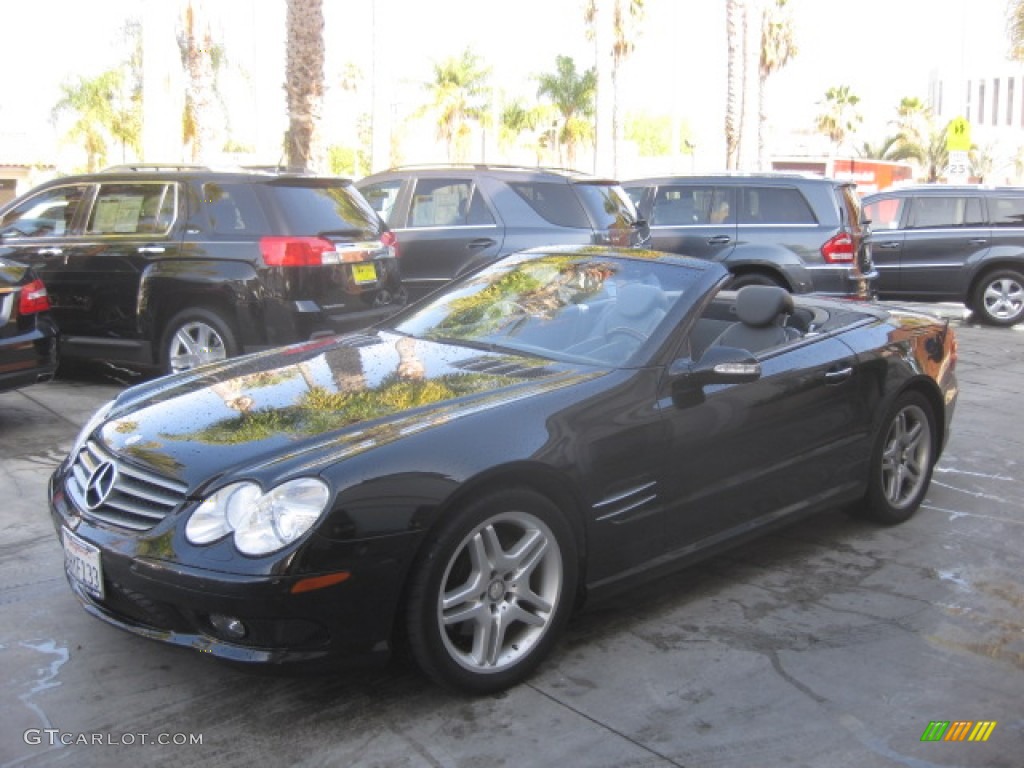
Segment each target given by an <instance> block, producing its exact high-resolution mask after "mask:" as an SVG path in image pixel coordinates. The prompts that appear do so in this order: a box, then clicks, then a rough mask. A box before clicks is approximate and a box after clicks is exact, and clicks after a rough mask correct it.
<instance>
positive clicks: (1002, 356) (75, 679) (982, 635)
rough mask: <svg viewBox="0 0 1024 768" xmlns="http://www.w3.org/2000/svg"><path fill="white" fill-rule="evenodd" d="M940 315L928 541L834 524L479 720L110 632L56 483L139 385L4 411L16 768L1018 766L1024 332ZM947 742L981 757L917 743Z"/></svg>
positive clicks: (712, 570) (746, 551)
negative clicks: (57, 519)
mask: <svg viewBox="0 0 1024 768" xmlns="http://www.w3.org/2000/svg"><path fill="white" fill-rule="evenodd" d="M938 311H942V312H945V313H947V314H949V315H951V316H952V317H953V318H954V319H953V322H954V324H955V325H956V328H957V333H958V335H959V340H960V362H959V365H958V376H959V379H960V385H961V393H960V402H959V406H958V410H957V413H956V416H955V419H954V423H953V432H952V437H951V439H950V442H949V445H948V446H947V449H946V451H945V453H944V455H943V457H942V459H941V461H940V463H939V465H938V467H937V470H936V473H935V477H934V480H933V482H932V487H931V491H930V492H929V494H928V497H927V499H926V501H925V503H924V506H923V507H922V509H921V510H920V512H919V513H918V514H917V515H916V516H915V517H914V518H913V519H912V520H911V521H910V522H909V523H907V524H905V525H902V526H898V527H895V528H880V527H878V526H875V525H872V524H869V523H865V522H861V521H859V520H856V519H853V518H850V517H848V516H847V515H845V514H843V513H842V512H841V511H838V510H837V511H834V512H828V513H825V514H822V515H819V516H817V517H814V518H811V519H810V520H806V521H803V522H801V523H798V524H796V525H794V526H791V527H789V528H786V529H784V530H782V531H780V532H777V533H774V534H772V535H770V536H768V537H765V538H762V539H760V540H758V541H756V542H754V543H752V544H749V545H746V546H744V547H742V548H740V549H735V550H732V551H731V552H729V553H727V554H725V555H722V556H719V557H716V558H714V559H712V560H709V561H705V562H703V563H701V564H699V565H697V566H695V567H693V568H691V569H689V570H687V571H682V572H679V573H678V574H676V575H674V576H671V577H669V578H665V579H662V580H660V581H658V582H655V583H652V584H649V585H647V586H645V587H641V588H638V589H634V590H632V591H630V592H628V593H625V594H623V595H621V596H620V597H618V598H615V599H614V600H611V601H607V602H605V603H602V604H600V605H596V606H592V607H590V608H589V609H588V610H587V611H585V612H583V613H582V614H580V615H579V616H577V617H576V618H575V619H574V620H573V622H572V623H571V624H570V627H569V631H568V632H567V634H566V636H565V637H564V638H563V640H562V642H561V643H560V644H559V645H558V646H557V648H556V649H555V652H554V653H553V654H552V655H551V657H550V658H549V659H548V660H547V661H546V662H545V663H544V664H543V665H542V667H541V669H540V671H539V672H538V674H536V675H535V676H534V677H533V678H532V679H531V680H530V682H529V683H527V684H525V685H521V686H519V687H517V688H515V689H513V690H511V691H508V692H506V693H504V694H500V695H497V696H490V697H483V698H466V697H462V696H457V695H454V694H450V693H447V692H445V691H443V690H441V689H439V688H437V687H436V686H434V685H432V684H431V683H429V682H427V681H426V680H425V679H424V678H423V677H422V676H421V675H420V674H419V673H418V672H417V671H416V670H415V669H414V668H413V667H412V666H411V665H410V664H408V663H404V662H402V661H401V660H399V661H397V662H395V663H392V664H390V665H388V666H385V667H383V668H372V669H356V670H345V671H336V670H330V671H324V672H321V673H319V674H305V675H298V674H281V673H278V674H266V673H264V674H256V673H253V672H250V671H247V670H243V669H239V668H236V667H230V666H226V665H223V664H221V663H218V662H216V661H215V660H213V659H211V658H208V657H204V655H203V654H201V653H196V652H193V651H189V650H184V649H180V648H170V647H165V646H162V645H160V644H158V643H155V642H151V641H147V640H144V639H141V638H139V637H135V636H131V635H128V634H127V633H123V632H120V631H118V630H116V629H114V628H112V627H109V626H107V625H105V624H103V623H101V622H99V621H97V620H95V619H93V618H91V617H90V616H88V615H87V614H86V613H85V612H84V611H83V610H82V609H81V608H80V607H79V605H78V603H77V601H76V600H75V598H74V597H73V596H72V594H71V592H70V590H69V588H68V586H67V584H66V582H65V578H64V573H63V559H62V554H61V548H60V545H59V542H58V539H57V537H56V535H55V532H54V530H53V526H52V523H51V522H50V517H49V514H48V511H47V507H46V485H47V480H48V478H49V475H50V473H51V472H52V471H53V469H54V468H55V467H56V465H57V464H58V462H59V461H61V459H62V458H63V456H64V455H65V453H66V452H67V451H68V450H69V448H70V446H71V443H72V441H73V439H74V437H75V435H76V434H77V432H78V429H79V427H80V426H81V425H82V424H83V423H84V422H85V420H86V419H87V418H88V416H89V415H90V414H91V412H92V411H93V410H94V409H95V408H96V407H98V406H99V405H101V404H102V403H103V402H105V401H106V400H108V399H109V398H110V397H112V396H113V395H115V394H116V393H117V392H118V391H119V390H120V389H121V388H122V387H123V384H124V383H125V382H127V381H130V380H131V378H132V374H130V373H128V372H125V371H119V370H112V369H111V370H108V369H104V368H102V367H97V368H95V369H92V368H89V369H83V370H81V371H77V372H75V373H74V374H73V375H71V376H68V377H63V378H60V379H58V380H57V381H55V382H51V383H48V384H43V385H36V386H33V387H29V388H26V389H24V390H20V391H17V392H8V393H4V394H0V483H2V485H0V488H2V491H0V492H2V494H3V498H2V501H0V521H2V526H0V616H2V620H0V659H2V661H3V677H2V681H0V686H2V697H0V768H7V767H8V766H21V765H30V766H51V765H53V766H65V765H74V766H76V767H80V766H105V765H112V764H132V765H137V766H157V765H160V766H166V765H178V766H192V765H196V766H198V765H218V766H234V765H238V766H248V765H254V764H258V765H268V766H276V765H296V766H307V765H308V766H313V765H338V766H387V767H389V768H390V767H391V766H397V767H402V766H409V767H410V768H412V767H418V766H467V767H469V766H473V767H474V768H475V767H476V766H517V767H521V766H588V767H589V766H594V767H602V766H607V767H608V768H613V767H615V768H618V767H620V766H637V767H639V766H759V767H760V768H765V767H768V766H814V767H815V768H819V767H821V766H843V767H846V766H848V767H849V768H864V767H865V766H877V767H881V768H884V767H886V766H909V767H910V768H930V767H931V766H986V767H987V768H1002V767H1004V766H1005V767H1006V768H1019V767H1020V766H1022V765H1024V757H1022V756H1024V568H1022V565H1024V554H1022V545H1024V465H1022V462H1021V457H1022V456H1024V406H1022V405H1021V402H1022V397H1024V328H1019V329H1016V330H1013V329H1011V330H1006V329H998V328H987V327H979V326H975V325H972V324H970V323H969V322H967V321H966V320H964V319H963V318H962V314H963V313H962V311H960V310H958V309H956V308H948V307H946V308H938ZM935 722H939V723H945V722H948V723H950V726H949V728H947V729H946V731H947V732H949V731H950V730H951V729H953V728H955V727H956V726H957V723H966V722H970V723H972V726H971V728H970V729H969V732H970V733H977V734H983V733H987V734H988V738H987V740H985V741H979V740H975V741H971V740H969V738H964V740H963V741H957V740H953V739H949V740H940V741H930V740H923V737H925V736H926V732H928V733H931V734H932V735H934V733H935V728H937V727H938V726H932V725H931V724H932V723H935ZM979 723H989V724H991V723H995V725H994V727H983V728H981V730H977V728H978V726H977V724H979Z"/></svg>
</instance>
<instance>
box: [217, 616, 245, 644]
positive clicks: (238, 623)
mask: <svg viewBox="0 0 1024 768" xmlns="http://www.w3.org/2000/svg"><path fill="white" fill-rule="evenodd" d="M210 624H212V625H213V628H214V629H216V630H217V631H218V632H220V633H221V634H223V635H228V636H229V637H233V638H236V639H241V638H243V637H245V636H246V634H247V633H248V630H247V629H246V628H245V624H243V623H242V620H241V619H235V618H232V617H231V616H222V615H221V614H219V613H211V614H210Z"/></svg>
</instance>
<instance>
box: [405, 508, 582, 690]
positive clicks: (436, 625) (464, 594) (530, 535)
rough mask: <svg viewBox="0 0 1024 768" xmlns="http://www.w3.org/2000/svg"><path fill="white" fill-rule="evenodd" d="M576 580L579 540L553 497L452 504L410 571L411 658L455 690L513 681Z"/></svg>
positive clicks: (537, 652)
mask: <svg viewBox="0 0 1024 768" xmlns="http://www.w3.org/2000/svg"><path fill="white" fill-rule="evenodd" d="M576 583H577V552H576V543H575V539H574V538H573V534H572V531H571V530H570V529H569V526H568V524H567V522H566V520H565V518H564V517H563V516H562V514H561V512H560V511H559V510H558V508H557V507H556V506H555V505H554V504H553V503H552V502H551V501H550V500H549V499H547V498H546V497H544V496H541V495H540V494H538V493H535V492H533V491H530V490H526V489H509V490H503V491H498V492H495V493H491V494H489V495H487V496H483V497H480V498H478V499H475V500H473V501H471V502H469V503H467V504H465V505H464V506H462V507H460V508H458V509H456V510H454V511H453V514H452V515H451V517H450V519H448V520H446V521H445V522H444V523H443V524H442V525H441V527H440V529H439V530H438V531H437V532H436V534H434V535H432V536H431V537H430V541H429V542H428V543H427V544H426V548H425V550H424V552H423V553H422V554H421V555H420V557H419V559H418V560H417V563H416V565H415V566H414V567H413V569H412V572H411V582H410V588H409V597H408V601H407V604H406V626H407V632H408V638H409V647H410V649H411V651H412V655H413V658H414V659H415V660H416V662H417V664H418V665H419V666H420V668H421V669H422V670H423V671H424V672H425V673H426V674H427V675H428V676H429V677H431V678H432V679H433V680H435V681H436V682H438V683H440V684H442V685H444V686H446V687H449V688H452V689H455V690H458V691H462V692H466V693H473V694H485V693H494V692H497V691H501V690H503V689H505V688H508V687H510V686H513V685H516V684H518V683H520V682H522V681H523V680H525V679H526V678H527V677H529V675H530V674H531V673H532V672H533V671H534V670H535V669H536V667H537V665H538V664H540V662H541V661H542V660H543V659H544V657H545V656H546V655H547V654H548V652H549V651H550V650H551V647H552V645H553V644H554V643H555V642H556V640H557V639H558V635H559V634H560V633H561V631H562V629H563V628H564V626H565V623H566V621H567V620H568V618H569V614H570V612H571V610H572V605H573V602H574V600H575V595H576ZM446 594H447V595H448V606H447V608H446V607H445V595H446Z"/></svg>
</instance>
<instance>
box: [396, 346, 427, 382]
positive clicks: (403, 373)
mask: <svg viewBox="0 0 1024 768" xmlns="http://www.w3.org/2000/svg"><path fill="white" fill-rule="evenodd" d="M395 348H396V349H397V350H398V377H399V378H400V379H408V380H413V381H422V380H423V379H425V378H426V376H427V368H426V366H425V365H424V364H423V360H422V359H421V358H420V356H419V353H418V352H417V351H416V339H414V338H412V337H411V336H403V337H402V338H400V339H399V340H398V342H397V343H396V344H395Z"/></svg>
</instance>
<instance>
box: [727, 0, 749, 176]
mask: <svg viewBox="0 0 1024 768" xmlns="http://www.w3.org/2000/svg"><path fill="white" fill-rule="evenodd" d="M745 10H746V9H745V7H744V0H725V35H726V46H727V56H728V58H727V62H726V90H725V167H726V168H727V169H728V170H731V171H732V170H736V169H737V168H739V158H740V130H741V127H742V124H743V114H742V112H743V61H744V60H743V47H744V46H743V33H744V23H743V18H744V15H745Z"/></svg>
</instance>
